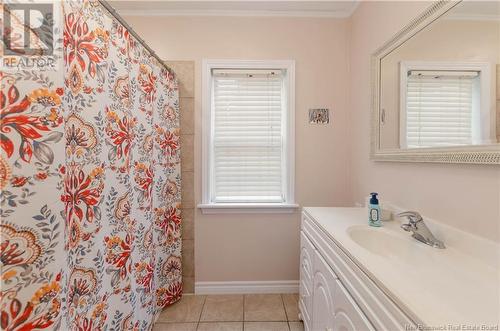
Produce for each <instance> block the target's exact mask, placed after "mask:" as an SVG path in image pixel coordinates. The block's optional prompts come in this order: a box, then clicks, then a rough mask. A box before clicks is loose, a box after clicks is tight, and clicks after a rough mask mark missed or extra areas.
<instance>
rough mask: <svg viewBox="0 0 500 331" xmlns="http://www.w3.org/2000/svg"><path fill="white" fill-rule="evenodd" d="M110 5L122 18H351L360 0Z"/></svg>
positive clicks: (125, 0) (116, 1)
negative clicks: (139, 16) (144, 16)
mask: <svg viewBox="0 0 500 331" xmlns="http://www.w3.org/2000/svg"><path fill="white" fill-rule="evenodd" d="M108 2H109V3H110V4H111V6H113V7H114V8H115V9H116V11H117V12H118V13H119V14H120V15H122V16H126V15H151V16H292V17H293V16H294V17H339V18H341V17H349V16H351V14H352V13H353V12H354V10H355V9H356V7H357V6H358V0H346V1H331V0H326V1H261V0H253V1H238V0H233V1H210V0H204V1H186V0H184V1H170V0H156V1H150V0H146V1H138V0H112V1H109V0H108Z"/></svg>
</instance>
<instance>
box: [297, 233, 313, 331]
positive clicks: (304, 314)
mask: <svg viewBox="0 0 500 331" xmlns="http://www.w3.org/2000/svg"><path fill="white" fill-rule="evenodd" d="M314 251H315V249H314V246H313V244H312V243H311V242H310V241H309V239H307V237H306V235H305V234H304V233H303V232H301V233H300V287H299V295H300V297H299V307H300V308H299V309H300V313H301V318H302V321H304V328H305V329H306V330H310V329H311V325H310V323H311V319H312V290H313V279H312V274H313V263H314Z"/></svg>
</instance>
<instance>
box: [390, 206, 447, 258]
mask: <svg viewBox="0 0 500 331" xmlns="http://www.w3.org/2000/svg"><path fill="white" fill-rule="evenodd" d="M398 216H399V217H404V216H405V217H407V218H408V223H407V224H402V225H401V228H402V229H403V230H405V231H408V232H410V231H411V232H413V235H412V237H413V238H415V239H417V240H418V241H421V242H423V243H424V244H427V245H429V246H432V247H435V248H441V249H443V248H446V247H445V246H444V244H443V242H442V241H440V240H438V239H436V237H434V235H433V234H432V232H431V231H430V230H429V228H428V227H427V225H425V223H424V219H423V218H422V216H420V214H419V213H417V212H416V211H405V212H403V213H399V214H398Z"/></svg>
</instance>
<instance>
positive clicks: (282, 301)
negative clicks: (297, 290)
mask: <svg viewBox="0 0 500 331" xmlns="http://www.w3.org/2000/svg"><path fill="white" fill-rule="evenodd" d="M280 298H281V303H282V304H283V310H284V311H285V318H286V325H288V331H290V330H291V327H290V321H289V320H288V313H287V312H286V306H285V299H284V298H283V293H281V294H280Z"/></svg>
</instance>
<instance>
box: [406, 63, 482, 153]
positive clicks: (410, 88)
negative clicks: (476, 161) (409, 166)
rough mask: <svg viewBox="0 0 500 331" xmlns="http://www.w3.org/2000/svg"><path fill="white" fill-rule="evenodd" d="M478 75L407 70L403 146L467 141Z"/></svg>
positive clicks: (471, 121)
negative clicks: (404, 143)
mask: <svg viewBox="0 0 500 331" xmlns="http://www.w3.org/2000/svg"><path fill="white" fill-rule="evenodd" d="M478 76H479V73H478V72H475V71H409V72H408V77H407V90H406V93H407V95H406V147H408V148H421V147H440V146H453V145H469V144H471V143H472V139H473V115H474V114H473V108H474V107H475V105H474V103H475V99H474V84H475V82H476V81H477V80H478Z"/></svg>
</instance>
